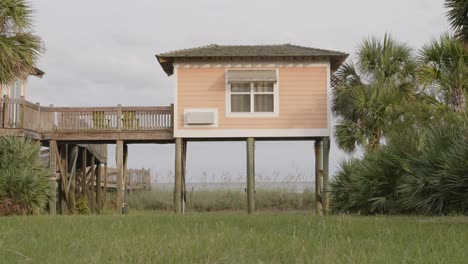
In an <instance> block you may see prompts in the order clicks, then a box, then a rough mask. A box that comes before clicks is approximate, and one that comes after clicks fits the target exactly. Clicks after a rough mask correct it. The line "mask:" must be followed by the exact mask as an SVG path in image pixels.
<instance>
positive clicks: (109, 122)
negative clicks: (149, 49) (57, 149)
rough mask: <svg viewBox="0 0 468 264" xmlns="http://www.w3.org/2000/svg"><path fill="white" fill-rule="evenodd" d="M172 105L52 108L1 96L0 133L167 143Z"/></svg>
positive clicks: (70, 139) (38, 137) (170, 134)
mask: <svg viewBox="0 0 468 264" xmlns="http://www.w3.org/2000/svg"><path fill="white" fill-rule="evenodd" d="M173 123H174V121H173V107H172V106H148V107H145V106H121V105H118V106H115V107H54V106H52V105H51V106H40V105H39V104H34V103H31V102H28V101H26V100H25V99H24V98H20V99H9V98H7V97H4V98H1V99H0V135H1V134H11V135H17V136H26V137H30V138H33V139H36V140H41V141H49V140H56V141H66V142H77V143H104V144H105V143H113V142H115V141H116V140H124V141H126V142H129V143H132V142H134V143H138V142H155V143H166V142H167V143H170V142H173V141H174V138H173Z"/></svg>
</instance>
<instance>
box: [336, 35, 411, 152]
mask: <svg viewBox="0 0 468 264" xmlns="http://www.w3.org/2000/svg"><path fill="white" fill-rule="evenodd" d="M415 69H416V64H415V60H414V58H413V55H412V50H411V49H410V48H409V47H408V46H407V45H406V44H404V43H400V42H398V41H395V40H394V39H392V38H391V37H390V36H389V35H385V37H384V39H383V40H382V41H380V40H378V39H376V38H370V39H365V40H364V41H363V42H362V44H361V46H360V48H359V50H358V56H357V61H356V63H355V64H354V63H352V62H348V63H346V64H345V65H343V66H342V67H341V68H340V69H339V70H338V72H337V73H336V76H337V77H338V79H339V80H340V84H339V85H338V86H337V87H336V88H335V89H334V90H333V103H332V110H333V113H334V114H335V116H336V117H337V121H338V124H337V126H336V129H335V137H336V140H337V143H338V146H339V147H340V148H341V149H343V150H344V151H346V152H354V151H355V150H356V148H357V147H362V148H364V149H365V150H367V151H374V150H376V149H377V148H378V147H379V146H380V144H381V141H382V140H383V139H384V136H385V131H386V130H387V129H388V128H389V127H391V125H392V122H393V121H394V120H395V119H397V118H398V117H399V116H400V114H401V112H402V111H401V110H402V106H403V105H404V104H405V103H406V102H407V101H408V100H410V99H412V98H414V97H415Z"/></svg>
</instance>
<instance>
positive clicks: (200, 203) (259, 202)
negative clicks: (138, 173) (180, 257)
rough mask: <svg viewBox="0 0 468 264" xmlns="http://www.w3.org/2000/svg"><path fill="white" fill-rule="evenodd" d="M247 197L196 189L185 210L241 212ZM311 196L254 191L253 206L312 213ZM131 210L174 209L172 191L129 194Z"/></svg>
mask: <svg viewBox="0 0 468 264" xmlns="http://www.w3.org/2000/svg"><path fill="white" fill-rule="evenodd" d="M246 197H247V194H246V193H244V192H240V191H232V190H197V191H188V192H187V210H188V211H194V212H211V211H227V210H229V211H241V210H246V208H247V200H246ZM314 198H315V196H314V193H313V192H312V191H310V190H308V189H306V190H304V191H303V192H302V193H296V192H292V191H287V190H257V192H256V194H255V206H256V208H257V209H258V210H312V209H313V208H314V207H313V206H314ZM128 205H129V208H130V210H132V209H137V210H162V211H172V210H173V192H172V191H171V190H166V189H153V190H151V191H140V192H134V193H131V194H130V195H129V197H128Z"/></svg>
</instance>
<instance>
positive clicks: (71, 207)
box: [66, 146, 78, 214]
mask: <svg viewBox="0 0 468 264" xmlns="http://www.w3.org/2000/svg"><path fill="white" fill-rule="evenodd" d="M70 154H71V155H69V157H70V158H71V160H69V161H71V165H72V166H71V170H70V178H69V179H68V186H67V189H66V192H67V193H68V201H67V204H68V212H69V213H71V214H73V213H75V204H76V199H75V187H76V186H75V176H76V162H77V160H78V147H77V146H73V148H72V149H71V153H70Z"/></svg>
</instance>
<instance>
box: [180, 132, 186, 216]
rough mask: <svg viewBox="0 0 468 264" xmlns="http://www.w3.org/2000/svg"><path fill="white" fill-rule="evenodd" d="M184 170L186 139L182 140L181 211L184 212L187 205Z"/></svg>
mask: <svg viewBox="0 0 468 264" xmlns="http://www.w3.org/2000/svg"><path fill="white" fill-rule="evenodd" d="M186 171H187V140H183V141H182V181H181V183H182V186H181V187H182V188H181V191H182V193H181V195H182V198H181V199H182V213H185V210H186V207H187V192H186V188H185V183H186V177H185V176H186Z"/></svg>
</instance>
